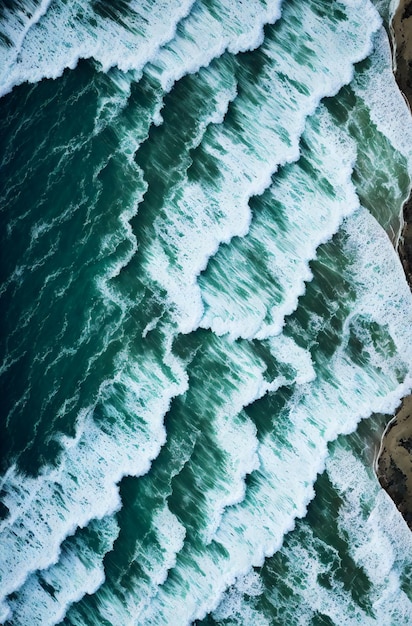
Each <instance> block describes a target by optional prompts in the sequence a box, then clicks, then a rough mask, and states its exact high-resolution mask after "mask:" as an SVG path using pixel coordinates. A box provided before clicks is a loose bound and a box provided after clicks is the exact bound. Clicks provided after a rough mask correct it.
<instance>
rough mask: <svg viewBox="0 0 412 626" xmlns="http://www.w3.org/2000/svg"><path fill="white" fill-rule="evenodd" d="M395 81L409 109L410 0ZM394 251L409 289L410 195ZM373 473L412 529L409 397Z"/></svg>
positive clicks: (401, 18) (404, 2)
mask: <svg viewBox="0 0 412 626" xmlns="http://www.w3.org/2000/svg"><path fill="white" fill-rule="evenodd" d="M391 30H392V33H391V34H392V40H393V49H394V52H393V54H394V70H395V78H396V81H397V83H398V85H399V88H400V89H401V91H402V93H403V94H404V96H405V99H406V101H407V102H408V105H409V108H410V109H411V110H412V0H400V2H399V5H398V8H397V10H396V12H395V15H394V17H393V20H392V24H391ZM403 217H404V227H403V230H402V234H401V237H400V241H399V245H398V252H399V257H400V259H401V262H402V265H403V268H404V271H405V275H406V278H407V281H408V284H409V287H410V288H411V289H412V194H411V196H410V197H409V199H408V200H407V202H405V204H404V207H403ZM376 473H377V476H378V479H379V482H380V484H381V485H382V487H383V488H384V489H385V490H386V491H387V493H388V494H389V495H390V497H391V498H392V500H393V501H394V502H395V504H396V506H397V508H398V509H399V511H400V512H401V514H402V515H403V517H404V519H405V521H406V523H407V524H408V526H409V528H410V529H411V530H412V395H410V396H407V397H406V398H404V399H403V401H402V404H401V406H400V407H399V409H398V411H397V412H396V415H395V417H394V418H393V419H392V420H391V421H390V422H389V424H388V426H387V427H386V430H385V432H384V434H383V436H382V441H381V447H380V450H379V454H378V457H377V460H376Z"/></svg>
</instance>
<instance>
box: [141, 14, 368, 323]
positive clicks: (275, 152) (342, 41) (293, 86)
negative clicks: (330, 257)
mask: <svg viewBox="0 0 412 626" xmlns="http://www.w3.org/2000/svg"><path fill="white" fill-rule="evenodd" d="M368 6H369V5H368ZM369 8H370V7H369ZM309 9H310V5H309V6H305V11H304V16H303V15H302V14H301V12H302V11H301V9H299V10H298V13H297V14H296V15H295V14H294V15H293V17H294V18H295V21H296V20H299V22H300V25H301V29H302V31H303V32H304V33H305V36H306V38H307V39H309V40H311V41H316V40H317V41H319V42H322V43H321V45H320V46H319V49H316V53H313V56H314V59H315V56H316V65H315V64H314V63H315V60H314V59H313V60H312V58H311V60H310V62H307V63H306V64H305V63H302V58H301V57H300V56H299V53H301V54H302V50H300V49H299V47H297V48H296V47H291V48H290V49H287V48H286V47H285V41H287V40H288V39H291V38H292V33H289V31H288V29H291V30H293V31H294V29H295V28H296V24H295V22H293V26H291V25H290V24H291V23H292V19H291V18H292V16H290V15H288V14H287V13H285V20H284V21H283V20H282V22H281V26H280V28H279V30H278V31H277V32H278V37H276V38H274V39H273V40H265V43H264V44H263V46H262V48H261V50H260V51H259V53H260V55H261V57H262V60H265V62H266V64H265V65H264V67H263V69H262V70H261V72H260V74H259V79H258V81H256V84H253V85H250V84H249V83H247V84H242V93H241V94H239V95H238V97H237V98H236V100H235V102H234V104H233V107H232V108H233V111H234V115H235V116H236V119H237V120H238V124H237V125H236V126H235V128H233V127H231V126H230V125H229V124H226V123H225V122H224V123H222V124H220V125H216V126H215V127H214V128H213V129H211V130H212V132H210V133H209V134H208V137H207V139H205V140H204V141H203V142H202V148H203V149H204V151H205V152H206V154H207V158H208V159H210V160H211V162H213V163H215V166H214V167H216V168H217V169H218V170H219V179H218V180H216V182H215V183H213V184H208V183H207V182H205V181H204V180H203V181H202V182H201V183H195V182H191V183H189V182H187V183H186V184H185V186H184V188H183V191H182V190H179V194H178V197H177V198H176V197H175V198H173V197H172V198H169V199H168V200H167V203H166V205H165V208H164V212H165V216H164V217H163V216H159V218H158V219H157V222H156V235H157V237H156V240H155V242H154V243H153V249H152V250H151V251H149V263H148V272H150V275H151V277H152V279H153V280H155V281H157V282H159V283H160V284H161V285H162V286H163V287H164V288H165V289H166V290H167V292H168V295H169V297H170V299H171V301H172V302H173V304H174V306H175V307H177V311H178V317H177V319H178V323H179V329H180V330H181V332H185V333H187V332H189V331H190V330H192V329H193V328H195V327H196V326H197V325H198V323H199V316H200V315H201V311H202V308H201V299H200V293H199V290H198V287H197V284H196V278H197V276H198V274H199V273H200V272H201V271H202V270H203V269H204V268H205V267H206V265H207V262H208V259H209V258H210V257H211V256H212V255H213V254H214V253H215V252H216V250H217V249H218V247H219V246H220V244H221V243H222V242H225V243H228V242H230V241H231V239H232V237H234V236H245V235H246V233H247V232H248V230H249V226H250V220H251V215H250V210H249V199H250V197H251V196H254V195H260V194H261V193H262V192H263V191H264V190H265V189H266V188H267V186H268V185H269V184H270V181H271V176H272V175H273V174H274V173H275V172H276V171H277V169H278V167H279V165H283V164H285V163H290V162H293V161H294V160H296V159H298V157H299V139H300V136H301V134H302V132H303V128H304V124H305V120H306V117H307V116H309V115H311V114H313V112H314V110H315V109H316V107H317V105H318V103H319V101H320V99H321V98H323V97H324V96H326V95H333V94H335V93H336V92H337V91H338V90H339V88H340V87H341V86H342V85H343V84H345V83H347V82H349V81H350V80H351V78H352V75H353V63H355V62H356V61H359V60H360V59H362V58H364V57H365V56H366V55H367V54H368V53H369V52H370V47H371V36H372V34H373V32H374V31H375V30H376V29H377V28H378V26H379V24H380V22H379V19H378V17H377V14H376V12H375V11H373V10H372V9H371V8H370V11H366V12H365V14H363V15H362V20H364V21H362V25H361V24H360V23H359V28H360V30H359V33H357V31H356V33H354V32H352V31H351V30H350V28H351V27H352V28H353V26H352V23H351V21H350V20H348V27H347V29H346V30H345V29H343V28H341V29H340V30H339V32H336V30H335V27H334V24H333V22H331V23H330V24H329V23H328V22H327V21H323V20H321V19H320V18H319V17H318V16H317V15H316V14H315V12H311V11H310V10H309ZM285 10H286V9H285ZM353 10H355V9H353ZM295 11H296V8H295ZM348 11H349V14H350V9H348ZM355 36H356V44H355V42H354V37H355ZM348 39H349V40H350V41H351V47H350V50H351V54H350V55H348V53H347V46H348ZM336 47H338V51H336ZM339 50H340V51H341V52H343V50H345V54H344V55H343V54H341V53H340V52H339ZM275 59H276V62H275V63H273V61H274V60H275ZM320 76H321V77H322V78H320ZM335 228H336V226H335ZM330 235H331V233H330V232H329V233H328V236H330Z"/></svg>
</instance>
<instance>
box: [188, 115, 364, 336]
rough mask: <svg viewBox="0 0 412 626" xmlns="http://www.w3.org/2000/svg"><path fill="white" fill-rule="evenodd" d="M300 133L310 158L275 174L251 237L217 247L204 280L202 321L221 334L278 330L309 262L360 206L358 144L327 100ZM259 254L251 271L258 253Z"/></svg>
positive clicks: (301, 285) (306, 156)
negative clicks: (337, 121) (339, 126)
mask: <svg viewBox="0 0 412 626" xmlns="http://www.w3.org/2000/svg"><path fill="white" fill-rule="evenodd" d="M303 139H304V141H305V144H306V145H307V146H308V149H307V150H306V151H305V153H304V154H303V155H301V156H303V158H304V159H305V162H304V163H303V164H301V162H300V161H298V162H297V163H296V164H293V165H292V167H289V168H288V169H287V170H286V172H287V173H285V175H283V176H282V179H281V180H280V182H277V181H276V180H275V182H274V184H273V185H272V187H271V188H270V190H269V191H268V192H266V194H265V196H264V198H262V200H261V201H260V203H259V204H258V206H257V209H256V214H255V216H254V219H253V222H252V224H251V227H250V230H249V233H248V234H247V236H246V237H244V238H243V239H239V240H237V241H233V242H232V244H231V246H230V247H228V248H225V250H221V251H219V253H218V255H217V257H216V258H215V260H214V264H213V265H212V268H209V273H208V274H206V275H205V276H202V277H201V278H200V280H199V283H200V287H201V291H202V300H203V302H204V304H205V313H204V315H203V317H202V320H201V326H203V327H206V328H208V327H210V328H211V329H212V330H213V331H214V332H216V333H217V334H225V333H229V335H230V336H231V337H233V338H236V337H239V336H240V337H244V338H252V337H256V338H258V339H263V338H265V337H268V336H270V335H276V334H279V333H280V332H281V330H282V327H283V323H284V318H285V316H286V315H288V314H290V313H292V311H293V310H294V309H295V308H296V306H297V302H298V298H299V296H300V295H302V294H303V293H304V289H305V281H309V280H310V279H311V277H312V275H311V271H310V268H309V261H310V260H312V259H313V258H314V257H315V256H316V249H317V248H318V246H319V245H320V244H321V243H325V242H326V241H328V240H329V238H330V237H331V236H332V235H333V234H334V233H335V232H336V231H337V229H338V227H339V223H340V221H341V220H342V219H343V217H344V216H345V215H348V214H350V213H351V212H353V211H354V210H355V209H356V208H357V207H358V206H359V201H358V198H357V196H356V194H355V190H354V187H353V184H352V182H351V176H352V169H353V164H354V162H355V158H356V147H355V144H354V142H353V141H352V140H351V139H349V138H348V137H347V136H346V135H345V134H344V133H342V131H341V130H339V129H337V128H336V126H334V125H333V123H332V121H331V119H330V117H329V114H328V113H327V111H326V110H325V109H324V108H323V107H322V106H321V107H319V109H318V111H317V113H316V115H315V116H314V117H313V118H311V120H310V121H309V123H308V126H307V129H306V131H305V133H304V135H303ZM320 154H321V155H322V160H320V158H319V155H320ZM302 161H303V159H302ZM308 162H309V167H310V168H311V169H310V171H309V172H308V171H307V169H308ZM315 178H316V180H317V181H318V185H317V186H315V185H314V184H313V181H314V179H315ZM303 233H304V235H303ZM259 257H261V258H262V261H261V262H260V263H259V266H258V267H257V268H256V270H254V267H253V259H255V258H259Z"/></svg>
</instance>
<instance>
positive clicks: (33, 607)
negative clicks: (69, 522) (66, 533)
mask: <svg viewBox="0 0 412 626" xmlns="http://www.w3.org/2000/svg"><path fill="white" fill-rule="evenodd" d="M89 532H90V534H95V535H96V536H97V540H98V543H99V546H98V548H97V549H96V547H95V545H94V547H93V548H92V547H91V546H90V545H88V543H87V538H86V539H85V538H84V537H83V536H76V537H75V538H73V539H71V540H70V541H69V542H67V543H68V545H63V549H62V553H61V555H60V559H59V561H58V562H57V563H56V564H55V565H52V566H51V567H49V568H48V569H47V570H44V571H42V572H41V573H36V574H33V575H32V576H30V577H29V578H28V579H27V580H26V582H25V584H24V585H23V587H22V588H21V589H19V593H18V596H17V598H15V599H13V600H11V601H10V608H11V612H12V615H13V617H12V619H13V624H15V625H16V626H18V625H19V626H20V625H21V626H25V624H28V623H30V624H33V625H36V624H38V625H39V626H52V625H53V624H57V623H59V622H60V621H61V620H62V619H63V618H64V616H65V614H66V612H67V609H68V607H69V606H70V605H71V604H73V603H75V602H78V601H79V600H80V599H81V598H82V597H83V596H84V595H85V594H86V593H87V594H90V595H91V594H93V593H95V592H96V591H97V589H98V588H99V587H100V586H101V584H102V583H103V581H104V578H105V575H104V569H103V564H102V558H103V556H104V554H105V553H106V552H108V551H109V550H111V549H112V547H113V542H114V541H115V539H116V538H117V535H118V532H119V527H118V525H117V523H116V521H115V519H114V518H113V517H111V518H103V519H102V520H99V521H94V522H91V524H90V525H89Z"/></svg>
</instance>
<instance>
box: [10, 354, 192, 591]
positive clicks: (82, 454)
mask: <svg viewBox="0 0 412 626" xmlns="http://www.w3.org/2000/svg"><path fill="white" fill-rule="evenodd" d="M123 358H124V355H123ZM169 361H170V363H169V364H168V367H167V368H164V367H163V366H162V365H161V364H159V363H158V362H157V360H156V359H155V358H153V357H152V359H151V358H150V356H149V354H147V355H146V357H145V360H144V363H138V362H135V363H133V364H130V365H126V366H125V364H124V363H123V364H121V367H119V369H118V371H120V372H121V371H122V369H123V373H122V374H120V373H119V374H118V375H117V380H115V381H113V382H112V383H106V384H105V385H104V386H103V387H102V389H101V394H100V401H101V402H103V405H104V407H103V411H104V417H101V419H102V420H103V423H102V426H100V425H99V423H98V422H96V421H95V419H94V418H93V411H92V410H91V411H89V412H88V413H86V412H84V413H83V416H82V417H81V419H80V421H79V425H78V428H77V434H76V437H75V438H74V439H67V438H65V439H63V440H62V443H63V452H62V454H61V458H60V462H59V464H58V466H57V467H56V469H52V470H51V469H45V470H44V471H43V472H42V473H41V474H40V476H39V477H38V478H28V477H23V476H21V475H19V473H18V472H17V470H16V469H15V468H14V467H12V468H10V469H9V471H8V472H7V474H6V476H5V477H4V480H3V481H2V488H3V490H4V493H5V497H4V502H5V504H6V506H7V507H8V509H9V511H10V515H9V517H8V518H7V519H6V520H5V521H3V522H1V530H2V547H3V549H2V554H1V557H0V558H1V565H0V573H1V588H2V594H3V595H4V596H6V595H8V594H9V593H11V592H12V591H14V590H16V589H17V588H19V587H20V586H21V585H22V584H23V582H24V581H25V579H26V577H27V576H28V574H30V573H31V572H33V571H35V570H37V569H44V568H46V567H48V566H50V565H51V564H52V563H54V562H57V560H58V558H59V553H60V544H61V542H62V541H63V540H64V539H65V537H67V536H68V535H71V534H73V533H74V531H75V529H76V528H77V527H80V528H82V527H84V526H86V525H87V524H88V522H89V521H90V520H91V519H94V518H102V517H104V516H106V515H108V514H110V513H113V512H114V511H115V510H117V509H118V508H119V507H120V500H119V493H118V487H117V483H118V482H119V480H120V479H121V478H122V477H123V476H125V475H134V476H136V475H141V474H144V473H146V472H147V471H148V469H149V468H150V463H151V460H152V459H153V458H155V457H156V456H157V454H158V453H159V449H160V446H161V445H162V444H163V443H164V440H165V430H164V427H163V416H164V414H165V413H166V411H167V409H168V406H169V403H170V400H171V398H172V397H173V396H174V395H176V394H177V393H181V392H182V391H183V390H184V389H185V386H186V379H185V376H184V373H183V370H182V369H181V366H180V365H179V364H178V361H177V360H176V359H175V358H174V357H173V359H172V360H171V359H169ZM171 366H172V367H173V369H171V372H173V375H174V377H175V378H174V380H173V379H171V378H170V373H169V374H167V373H166V372H167V371H168V369H169V367H171ZM163 370H165V371H163ZM95 410H96V409H95ZM131 416H133V417H131ZM96 419H98V418H96ZM108 423H111V427H110V428H109V427H108ZM17 546H20V548H21V549H17ZM23 546H24V549H23ZM45 546H47V551H45Z"/></svg>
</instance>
